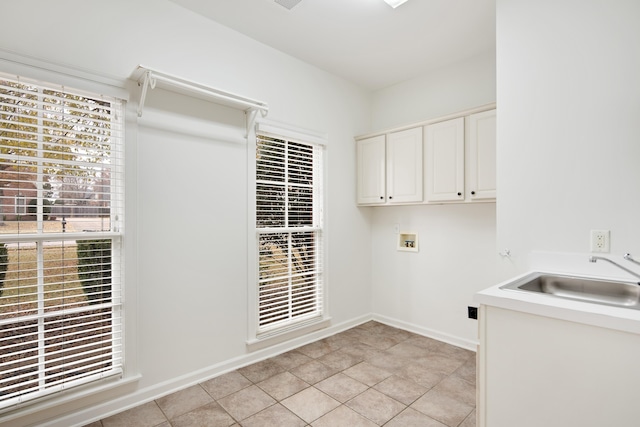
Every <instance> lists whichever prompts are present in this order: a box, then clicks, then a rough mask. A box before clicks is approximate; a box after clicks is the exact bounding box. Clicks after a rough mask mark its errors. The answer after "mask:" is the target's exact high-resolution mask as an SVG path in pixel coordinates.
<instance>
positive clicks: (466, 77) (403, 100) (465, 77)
mask: <svg viewBox="0 0 640 427" xmlns="http://www.w3.org/2000/svg"><path fill="white" fill-rule="evenodd" d="M492 102H496V53H495V51H490V52H486V53H484V54H482V55H478V56H476V57H474V58H469V59H467V60H465V61H461V62H458V63H455V64H451V65H449V66H446V67H442V68H438V69H435V70H433V71H431V72H429V73H427V74H424V75H422V76H420V77H417V78H415V79H411V80H407V81H405V82H402V83H399V84H397V85H393V86H390V87H388V88H385V89H381V90H379V91H376V92H375V93H374V94H373V113H372V119H373V130H374V131H377V130H381V129H387V128H390V127H394V126H401V125H405V124H409V123H413V122H420V121H422V120H425V119H431V118H435V117H439V116H443V115H446V114H450V113H455V112H458V111H463V110H466V109H469V108H474V107H478V106H480V105H484V104H490V103H492Z"/></svg>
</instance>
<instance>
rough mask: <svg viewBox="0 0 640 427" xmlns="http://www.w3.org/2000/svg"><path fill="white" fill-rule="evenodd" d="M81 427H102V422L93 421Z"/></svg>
mask: <svg viewBox="0 0 640 427" xmlns="http://www.w3.org/2000/svg"><path fill="white" fill-rule="evenodd" d="M82 427H102V421H95V422H93V423H91V424H85V425H83V426H82Z"/></svg>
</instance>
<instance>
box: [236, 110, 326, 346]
mask: <svg viewBox="0 0 640 427" xmlns="http://www.w3.org/2000/svg"><path fill="white" fill-rule="evenodd" d="M260 133H266V134H269V135H270V136H272V137H276V138H277V137H281V138H285V139H291V140H293V141H297V142H302V143H308V144H313V145H316V146H317V147H319V148H320V149H321V150H322V170H321V177H322V181H321V184H320V195H319V198H320V200H321V201H322V209H321V215H322V218H321V221H320V224H321V225H320V227H305V228H301V227H283V228H282V229H283V230H289V231H320V239H321V244H322V247H323V248H324V249H323V251H322V254H321V257H322V259H321V260H320V263H321V264H322V266H323V267H322V272H321V274H322V283H321V286H322V292H321V293H322V295H321V298H322V310H321V313H320V315H319V316H314V317H313V318H311V319H303V320H300V322H295V323H292V324H288V325H283V326H282V327H280V328H277V329H274V330H269V331H265V332H263V333H260V331H259V325H258V319H259V309H258V290H257V286H256V284H257V281H258V278H259V277H258V275H259V255H258V246H259V245H258V241H259V236H260V234H261V233H260V232H259V231H258V230H257V228H256V217H257V215H256V201H257V198H256V148H257V135H258V134H260ZM327 141H328V137H327V135H326V134H324V133H320V132H316V131H311V130H308V129H303V128H300V127H296V126H293V125H289V124H285V123H280V122H276V121H273V120H267V119H258V120H257V121H256V123H255V126H252V127H251V128H250V129H249V132H248V134H247V175H248V191H247V220H248V227H247V228H248V232H247V308H248V310H247V318H248V322H247V341H246V345H247V349H248V351H256V350H259V349H263V348H265V347H269V346H271V345H275V344H278V343H281V342H284V341H287V340H290V339H293V338H297V337H299V336H303V335H305V334H308V333H311V332H314V331H317V330H319V329H322V328H326V327H328V326H329V325H330V324H331V318H330V317H329V315H328V313H329V306H328V292H327V290H328V279H327V277H328V276H327V270H328V263H327V260H328V257H327V254H326V253H327V251H326V248H327V232H326V230H327V226H326V211H327V209H326V206H327V204H326V202H327V200H326V187H327V185H326V184H327V160H326V158H327ZM278 230H280V228H278Z"/></svg>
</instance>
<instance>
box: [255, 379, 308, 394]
mask: <svg viewBox="0 0 640 427" xmlns="http://www.w3.org/2000/svg"><path fill="white" fill-rule="evenodd" d="M256 385H257V386H258V387H260V388H261V389H262V390H264V391H266V392H267V393H269V395H271V397H273V398H274V399H276V400H282V399H286V398H287V397H289V396H291V395H294V394H296V393H297V392H299V391H301V390H304V389H305V388H307V387H309V384H307V383H306V382H304V381H302V380H301V379H300V378H298V377H296V376H295V375H293V374H292V373H290V372H283V373H281V374H278V375H274V376H273V377H271V378H268V379H266V380H264V381H262V382H259V383H258V384H256Z"/></svg>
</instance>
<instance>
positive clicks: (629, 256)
mask: <svg viewBox="0 0 640 427" xmlns="http://www.w3.org/2000/svg"><path fill="white" fill-rule="evenodd" d="M622 258H624V259H626V260H627V261H631V262H632V263H634V264H638V265H640V261H636V260H635V259H633V257H632V256H631V254H630V253H626V254H624V255H623V256H622Z"/></svg>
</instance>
